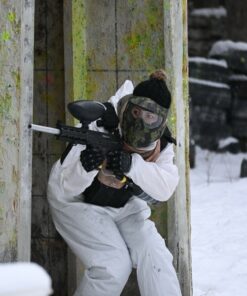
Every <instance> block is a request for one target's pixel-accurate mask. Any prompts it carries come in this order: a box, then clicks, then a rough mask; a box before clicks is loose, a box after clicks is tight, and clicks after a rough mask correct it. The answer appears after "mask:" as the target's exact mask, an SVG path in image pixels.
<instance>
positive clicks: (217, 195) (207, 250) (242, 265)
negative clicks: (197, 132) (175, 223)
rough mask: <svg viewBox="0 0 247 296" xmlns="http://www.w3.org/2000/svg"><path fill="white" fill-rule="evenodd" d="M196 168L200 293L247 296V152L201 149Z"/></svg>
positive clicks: (194, 218) (195, 262)
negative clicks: (244, 168)
mask: <svg viewBox="0 0 247 296" xmlns="http://www.w3.org/2000/svg"><path fill="white" fill-rule="evenodd" d="M196 152H197V157H196V168H195V169H192V170H191V224H192V269H193V271H192V272H193V287H194V294H193V295H194V296H233V295H234V296H246V295H247V178H239V175H240V165H241V162H242V159H244V158H245V159H247V153H245V154H244V153H241V154H237V155H236V154H235V155H234V154H230V153H224V154H216V153H213V152H209V151H207V150H202V149H200V148H199V147H197V148H196Z"/></svg>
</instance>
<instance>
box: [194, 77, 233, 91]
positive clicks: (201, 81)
mask: <svg viewBox="0 0 247 296" xmlns="http://www.w3.org/2000/svg"><path fill="white" fill-rule="evenodd" d="M189 82H190V83H196V84H202V85H208V86H212V87H219V88H226V89H229V88H230V87H229V85H227V84H225V83H219V82H214V81H209V80H203V79H197V78H189Z"/></svg>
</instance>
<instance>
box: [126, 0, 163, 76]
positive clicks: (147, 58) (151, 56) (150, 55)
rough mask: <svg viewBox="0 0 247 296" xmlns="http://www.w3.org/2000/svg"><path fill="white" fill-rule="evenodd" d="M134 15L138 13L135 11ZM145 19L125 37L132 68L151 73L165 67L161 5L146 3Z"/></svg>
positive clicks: (138, 21) (144, 9) (151, 2)
mask: <svg viewBox="0 0 247 296" xmlns="http://www.w3.org/2000/svg"><path fill="white" fill-rule="evenodd" d="M131 13H133V15H135V14H136V13H137V11H136V9H133V12H132V11H131ZM142 14H143V17H141V18H140V19H139V20H136V22H135V23H134V24H133V25H132V28H131V31H130V32H129V33H127V34H125V35H124V36H123V39H122V41H121V42H123V43H124V44H125V47H126V52H127V53H128V60H129V64H130V66H131V67H132V68H136V69H145V70H148V71H151V70H153V69H155V68H161V67H163V65H164V45H163V41H164V39H163V15H162V11H161V10H160V3H159V2H158V3H154V2H153V1H145V2H144V4H143V13H142Z"/></svg>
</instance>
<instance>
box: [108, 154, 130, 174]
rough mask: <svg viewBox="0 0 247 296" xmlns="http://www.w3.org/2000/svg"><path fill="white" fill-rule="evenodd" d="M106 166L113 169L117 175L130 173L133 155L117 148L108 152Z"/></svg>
mask: <svg viewBox="0 0 247 296" xmlns="http://www.w3.org/2000/svg"><path fill="white" fill-rule="evenodd" d="M106 159H107V164H106V168H107V169H109V170H111V171H113V173H114V174H115V175H116V176H121V175H123V174H124V173H128V172H129V170H130V167H131V162H132V156H131V154H129V153H127V152H124V151H123V150H115V151H110V152H108V153H107V156H106Z"/></svg>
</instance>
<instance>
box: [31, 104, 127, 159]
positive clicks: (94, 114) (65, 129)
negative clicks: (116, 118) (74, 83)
mask: <svg viewBox="0 0 247 296" xmlns="http://www.w3.org/2000/svg"><path fill="white" fill-rule="evenodd" d="M68 110H69V112H70V113H71V114H72V116H73V117H75V118H76V119H78V120H79V121H80V123H81V126H80V127H74V126H68V125H65V124H62V123H60V122H58V123H57V126H56V128H52V127H46V126H42V125H37V124H30V125H29V128H31V129H32V130H33V131H38V132H42V133H48V134H53V135H56V136H57V139H59V140H62V141H66V142H69V143H70V144H72V145H76V144H82V145H90V146H92V147H97V148H99V149H100V150H101V151H102V152H103V153H104V155H105V154H107V153H108V152H109V151H111V150H117V149H121V148H122V140H121V138H120V135H119V134H118V131H117V130H115V131H113V132H111V133H104V132H99V131H92V130H89V127H88V126H89V124H90V123H91V122H93V121H98V120H99V121H100V118H101V117H102V115H103V114H104V112H106V107H105V106H104V105H103V104H102V103H100V102H97V101H86V100H79V101H74V102H71V103H69V104H68Z"/></svg>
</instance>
